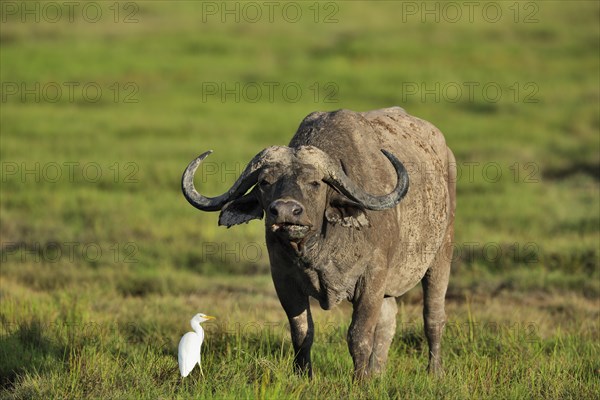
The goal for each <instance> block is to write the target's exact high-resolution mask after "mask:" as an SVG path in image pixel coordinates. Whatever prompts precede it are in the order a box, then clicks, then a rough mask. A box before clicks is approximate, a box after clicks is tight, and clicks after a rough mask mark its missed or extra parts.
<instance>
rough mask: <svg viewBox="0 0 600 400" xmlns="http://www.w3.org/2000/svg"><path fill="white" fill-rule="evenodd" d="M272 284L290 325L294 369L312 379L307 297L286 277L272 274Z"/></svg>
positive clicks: (311, 327)
mask: <svg viewBox="0 0 600 400" xmlns="http://www.w3.org/2000/svg"><path fill="white" fill-rule="evenodd" d="M272 276H273V283H274V284H275V291H276V292H277V297H279V302H280V303H281V306H282V307H283V309H284V311H285V313H286V315H287V317H288V321H289V323H290V333H291V335H292V344H293V346H294V367H295V368H296V371H297V372H299V373H300V374H305V373H306V374H308V376H309V377H312V364H311V361H310V348H311V346H312V343H313V337H314V331H315V329H314V326H313V320H312V316H311V314H310V304H309V302H308V297H307V296H305V295H304V294H302V293H301V292H300V291H299V290H298V285H297V284H294V282H292V281H291V280H290V279H289V278H287V277H280V276H277V274H276V273H272Z"/></svg>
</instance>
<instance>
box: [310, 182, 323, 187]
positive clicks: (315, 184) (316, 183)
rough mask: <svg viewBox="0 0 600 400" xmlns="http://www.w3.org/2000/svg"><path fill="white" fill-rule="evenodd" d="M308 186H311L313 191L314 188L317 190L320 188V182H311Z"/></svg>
mask: <svg viewBox="0 0 600 400" xmlns="http://www.w3.org/2000/svg"><path fill="white" fill-rule="evenodd" d="M310 186H312V187H313V188H315V189H316V188H318V187H319V186H321V182H319V181H312V182H311V183H310Z"/></svg>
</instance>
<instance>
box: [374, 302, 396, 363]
mask: <svg viewBox="0 0 600 400" xmlns="http://www.w3.org/2000/svg"><path fill="white" fill-rule="evenodd" d="M397 312H398V305H397V304H396V298H395V297H386V298H385V299H383V303H382V304H381V309H380V311H379V320H378V321H377V326H376V327H375V336H374V338H373V352H372V353H371V358H370V359H369V370H370V371H371V373H372V374H380V373H381V372H383V371H384V370H385V364H386V362H387V357H388V351H389V350H390V345H391V344H392V339H393V338H394V334H395V333H396V313H397Z"/></svg>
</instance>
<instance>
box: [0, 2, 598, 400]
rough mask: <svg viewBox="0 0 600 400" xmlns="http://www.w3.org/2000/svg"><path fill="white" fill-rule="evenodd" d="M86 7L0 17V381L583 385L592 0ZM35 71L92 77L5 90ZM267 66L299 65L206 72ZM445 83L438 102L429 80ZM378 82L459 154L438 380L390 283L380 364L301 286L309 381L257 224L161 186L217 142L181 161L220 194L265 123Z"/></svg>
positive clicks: (210, 385)
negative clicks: (363, 370)
mask: <svg viewBox="0 0 600 400" xmlns="http://www.w3.org/2000/svg"><path fill="white" fill-rule="evenodd" d="M18 4H20V3H18ZM41 4H42V6H43V4H44V3H41ZM97 4H99V5H100V6H101V7H102V11H103V13H104V14H103V15H104V16H106V18H103V19H102V20H101V21H99V22H98V23H87V22H86V21H85V20H84V19H83V18H82V17H79V16H77V17H76V22H74V23H69V22H68V21H67V20H65V19H62V20H61V21H59V22H58V23H49V22H47V21H46V22H44V21H43V20H42V21H41V22H40V23H35V21H33V20H32V19H31V17H29V18H30V19H29V20H27V22H26V23H22V22H21V20H20V16H19V15H16V16H15V15H11V14H10V13H9V12H8V11H7V10H6V9H5V10H3V13H2V16H1V17H0V18H3V20H2V25H1V27H0V51H1V58H0V67H1V68H0V77H1V81H2V84H3V86H2V96H5V97H3V99H2V102H1V103H0V117H1V118H0V132H1V136H0V158H1V160H2V163H1V164H2V177H1V181H2V191H1V193H0V222H1V224H0V237H1V242H2V260H1V261H2V266H1V270H0V272H1V280H0V323H1V331H0V359H1V360H2V362H1V363H0V377H1V378H0V387H1V389H0V390H1V396H0V397H3V398H4V397H5V398H16V399H21V398H84V397H85V398H103V399H104V398H115V399H116V398H119V399H120V398H182V399H183V398H240V397H241V398H315V397H319V398H330V397H333V398H346V397H347V398H399V397H401V398H415V397H419V398H420V397H424V398H440V397H446V398H584V399H585V398H595V397H596V395H597V393H598V392H600V383H599V382H600V380H599V379H598V378H599V376H600V363H599V362H598V361H597V360H598V354H600V345H599V342H600V341H599V333H598V332H599V331H600V329H599V328H600V322H599V318H600V314H599V307H598V306H599V301H600V273H599V265H600V260H599V249H598V243H599V242H600V227H599V221H600V190H599V189H600V187H599V176H600V173H599V169H600V139H599V137H598V130H599V127H600V118H599V117H598V104H599V102H598V100H599V95H600V89H599V86H600V85H599V78H598V69H599V61H598V52H597V49H598V43H599V39H598V37H599V21H598V17H597V16H598V11H599V7H598V4H597V3H596V2H585V1H580V2H577V5H576V6H571V5H570V4H569V5H567V4H563V3H560V2H553V1H548V2H539V3H538V2H536V3H530V2H527V3H519V5H520V7H521V9H520V11H521V14H520V17H519V18H520V20H519V21H522V18H523V16H524V15H525V14H524V13H526V12H529V11H531V9H530V8H527V9H526V8H525V7H526V5H527V4H535V5H537V11H536V13H535V17H536V19H537V20H538V22H536V23H522V22H519V21H518V22H517V23H515V21H514V18H513V17H514V15H513V14H512V13H513V9H511V8H509V6H510V4H509V3H498V4H500V5H501V7H502V11H503V13H504V14H503V15H504V16H505V17H504V18H502V19H501V20H500V21H499V22H497V23H490V22H487V21H486V20H485V19H483V18H481V17H480V16H479V14H476V15H475V19H474V21H473V22H469V21H468V19H467V18H466V17H463V18H461V19H460V21H458V22H457V23H449V22H444V21H442V22H440V23H435V22H434V21H432V20H431V19H427V21H425V23H422V22H421V17H420V16H419V15H417V16H410V15H406V13H404V14H403V8H402V7H403V3H402V2H392V1H386V2H378V3H377V5H372V4H369V5H367V4H366V2H361V1H356V2H343V3H342V2H340V3H335V4H337V6H338V8H337V11H336V13H335V17H336V18H337V19H338V22H337V23H330V24H326V23H314V22H312V19H311V18H309V17H307V18H303V19H301V21H299V22H298V23H288V22H286V21H285V20H284V19H283V18H280V17H276V18H275V19H276V20H275V22H273V23H270V22H268V21H264V20H262V21H260V22H259V23H247V22H240V23H235V21H232V20H231V19H229V20H228V21H226V23H222V22H221V19H220V18H219V17H218V16H217V17H214V18H213V17H209V16H207V21H206V22H203V21H202V16H203V14H202V5H201V4H199V3H195V2H184V1H182V2H177V3H175V4H173V3H167V2H162V1H157V2H138V3H135V4H136V5H137V6H139V9H138V10H137V11H136V13H135V16H136V17H137V18H138V19H139V22H137V23H132V24H125V23H114V22H113V20H112V16H113V14H111V13H112V12H113V10H111V9H109V8H108V7H109V6H110V5H111V4H112V3H97ZM218 4H221V3H220V2H218ZM310 4H312V3H305V4H304V5H303V6H302V7H303V10H304V15H306V16H312V14H310V13H311V12H312V11H311V9H309V8H308V7H309V6H310ZM326 4H328V3H320V6H321V7H322V8H321V14H320V18H324V17H323V15H324V14H323V13H325V12H328V11H329V9H325V5H326ZM332 4H333V3H332ZM416 4H417V5H419V4H420V3H416ZM511 4H512V3H511ZM120 5H121V6H124V3H121V4H120ZM432 7H433V6H432ZM333 10H335V9H333ZM122 11H123V12H125V11H127V10H124V9H123V10H122ZM463 11H464V12H465V13H466V10H463ZM120 17H123V14H121V15H120ZM403 18H404V19H403ZM428 18H429V17H428ZM52 82H56V83H59V85H60V86H62V88H63V90H65V88H66V86H65V85H64V83H65V82H76V83H78V84H79V86H77V87H78V88H80V87H83V86H84V85H86V84H90V83H93V84H96V85H99V87H100V88H101V89H102V96H101V97H100V98H99V99H98V101H97V102H92V101H90V98H89V97H85V96H84V95H83V94H82V92H81V91H79V90H76V91H75V92H74V97H73V99H72V100H71V99H70V98H69V97H68V96H67V95H66V92H63V95H62V96H61V97H60V98H59V99H58V100H57V101H56V102H52V101H48V96H47V95H46V94H48V93H50V92H48V93H46V94H44V89H40V91H39V93H38V95H39V96H40V101H39V102H36V101H35V94H29V95H26V97H25V100H24V101H23V100H22V99H21V97H20V95H21V94H20V93H18V94H16V95H9V93H10V90H9V89H10V88H12V86H10V85H12V84H17V86H18V87H20V86H19V85H21V84H25V85H26V87H27V88H35V87H36V86H35V85H36V84H39V85H40V88H50V86H48V85H49V84H51V83H52ZM265 82H275V83H276V84H278V86H277V87H278V88H280V87H283V86H284V85H286V84H294V85H297V86H299V87H300V88H301V89H302V96H300V97H299V98H298V100H297V101H291V100H290V98H289V97H285V95H284V94H283V93H282V92H281V91H280V90H276V91H275V92H274V97H273V99H272V101H271V99H269V98H268V96H267V95H266V93H265V92H263V95H262V96H261V97H260V98H259V99H258V101H256V102H253V101H248V96H244V95H243V92H240V100H239V101H236V99H235V98H234V97H233V96H232V95H229V96H228V97H227V96H226V97H225V98H224V99H222V97H221V96H222V94H220V93H219V94H215V95H207V94H206V92H205V89H206V85H207V84H215V83H216V84H217V86H218V87H219V88H220V85H222V84H224V85H226V88H235V85H236V83H239V85H240V86H239V87H240V88H244V87H246V88H249V87H251V86H252V85H253V84H254V83H257V84H259V86H261V87H263V88H264V87H265V86H264V85H265ZM465 82H476V83H477V84H478V85H479V86H477V88H482V87H483V86H484V85H486V84H493V85H497V87H500V88H501V91H502V97H501V98H500V99H499V100H498V101H491V100H490V98H489V97H486V96H485V95H484V94H483V92H482V91H480V90H475V92H474V97H473V98H472V99H471V98H469V97H468V96H467V95H466V91H465V90H466V89H465V88H466V86H465ZM115 83H116V84H117V85H116V86H114V85H115ZM315 84H318V85H315ZM528 84H529V86H526V85H528ZM7 85H9V86H7ZM127 85H129V86H127ZM327 85H329V86H327ZM422 85H425V86H424V87H423V86H422ZM436 85H438V86H439V89H437V87H436ZM448 85H450V86H448ZM457 86H458V87H460V88H462V90H463V95H462V96H460V98H459V99H458V101H453V97H452V96H451V94H450V92H444V89H443V88H444V87H457ZM415 87H416V88H417V92H416V93H415V94H411V93H412V92H410V91H409V89H414V88H415ZM431 88H433V92H434V93H433V94H429V95H426V94H424V93H425V91H426V89H429V90H431ZM203 89H204V91H203ZM48 90H50V89H48ZM117 90H118V92H117ZM240 90H242V89H240ZM517 91H518V93H517ZM248 93H249V92H248ZM117 94H118V97H117V100H116V101H115V96H116V95H117ZM127 96H129V97H127ZM203 96H204V97H203ZM528 96H529V97H528ZM126 99H128V100H137V102H133V103H129V102H126V101H125V100H126ZM223 100H224V101H223ZM328 100H334V102H328ZM526 100H535V102H527V101H526ZM390 105H401V106H403V107H405V108H406V109H407V111H408V112H410V113H411V114H413V115H416V116H419V117H421V118H424V119H427V120H429V121H431V122H433V123H434V124H435V125H436V126H438V127H439V128H440V129H441V130H442V131H443V132H444V133H445V135H446V137H447V140H448V143H449V144H450V146H451V147H452V149H453V150H454V152H455V154H456V156H457V159H458V162H459V167H460V168H461V172H462V174H461V176H460V179H459V181H458V200H459V201H458V212H457V223H456V236H457V238H456V239H457V240H456V241H457V248H456V250H455V257H454V261H453V273H452V276H451V284H450V287H449V290H448V296H447V309H448V310H447V311H448V315H449V322H448V327H447V331H446V335H445V337H444V343H443V349H444V353H445V358H444V364H445V367H446V377H445V378H444V379H443V380H435V379H432V378H430V377H428V376H427V375H426V373H425V366H426V358H427V357H426V356H427V348H426V343H425V342H424V336H423V330H422V321H421V291H420V288H418V287H417V288H415V289H413V290H412V291H411V292H409V293H408V294H407V295H405V296H404V297H402V298H401V299H400V300H399V304H400V312H399V315H398V322H399V324H398V329H397V334H396V338H395V340H394V342H393V344H392V348H391V350H390V360H389V363H388V369H387V372H386V374H385V375H384V376H382V377H381V378H378V379H376V380H374V381H372V382H369V383H367V384H365V385H363V386H360V385H356V384H353V383H352V381H351V379H350V377H351V371H352V363H351V359H350V356H349V354H348V351H347V347H346V343H345V331H346V329H347V326H348V324H349V319H350V305H349V304H343V305H341V306H340V307H338V308H336V309H334V310H332V311H329V312H325V311H321V310H320V309H319V308H318V305H317V304H316V303H315V304H314V307H313V312H314V314H315V319H316V327H317V334H316V340H315V345H314V348H313V358H314V368H315V378H314V379H313V380H312V381H309V380H307V379H305V378H302V377H296V376H294V375H293V373H292V367H291V362H292V350H291V344H290V340H289V337H288V331H287V329H288V328H287V324H286V323H285V317H284V313H283V311H282V310H281V307H280V306H279V303H278V300H277V298H276V296H275V292H274V289H273V287H272V283H271V281H270V277H269V272H268V271H269V266H268V261H267V257H266V248H265V245H264V240H263V233H262V232H263V227H262V224H261V223H258V222H254V223H251V224H248V225H244V226H240V227H236V228H235V229H230V230H226V229H221V228H218V227H217V224H216V215H215V214H209V213H199V212H197V211H195V210H194V209H193V208H192V207H190V206H189V205H188V204H187V203H186V202H185V200H184V199H183V197H182V196H181V194H180V191H179V180H180V176H181V172H182V170H183V168H184V167H185V165H186V164H187V162H188V161H190V160H191V159H192V158H193V157H195V156H196V155H197V154H199V153H200V152H202V151H205V150H207V149H214V150H215V153H214V154H213V155H212V156H211V158H210V159H212V162H213V164H212V166H213V167H215V168H216V169H215V170H214V174H213V173H212V172H211V171H205V176H204V177H203V178H202V179H200V180H199V181H198V182H197V183H198V186H201V187H202V190H203V191H204V192H206V193H208V194H211V195H212V194H217V193H220V192H222V191H224V190H225V189H226V188H227V187H228V185H230V184H231V183H232V181H233V179H235V175H236V173H235V171H236V170H238V171H239V168H240V167H243V163H245V162H246V161H247V160H249V159H250V158H251V157H252V156H253V155H254V154H256V153H257V152H258V151H260V150H261V149H262V148H264V147H266V146H269V145H273V144H286V143H287V142H288V141H289V138H290V137H291V135H292V134H293V132H294V131H295V129H296V128H297V125H298V124H299V122H300V120H301V119H302V118H303V117H304V116H305V115H307V114H308V113H310V112H312V111H315V110H332V109H337V108H349V109H354V110H369V109H375V108H379V107H387V106H390ZM492 163H493V165H492ZM490 165H492V168H495V169H489V168H490V167H489V166H490ZM486 168H487V169H486ZM497 170H499V171H500V172H501V174H502V175H501V176H500V177H497V176H496V175H493V174H491V173H492V172H494V171H497ZM28 171H29V172H28ZM56 171H59V172H60V174H58V175H56V174H55V172H56ZM97 172H100V176H98V173H97ZM200 311H201V312H206V313H209V314H213V315H216V316H217V318H218V319H217V321H216V322H215V323H214V324H209V325H208V326H207V340H206V342H205V347H204V348H203V360H204V361H203V369H204V373H205V375H206V378H204V379H203V378H202V377H201V376H200V374H199V371H197V370H195V371H194V372H193V373H192V374H191V376H190V377H189V378H187V379H185V380H183V381H182V380H181V379H180V377H179V374H178V371H177V359H176V353H177V351H176V349H177V343H178V340H179V338H180V337H181V335H182V334H183V333H184V332H186V331H188V330H189V326H188V322H187V321H188V319H189V318H191V316H192V315H193V314H194V313H196V312H200Z"/></svg>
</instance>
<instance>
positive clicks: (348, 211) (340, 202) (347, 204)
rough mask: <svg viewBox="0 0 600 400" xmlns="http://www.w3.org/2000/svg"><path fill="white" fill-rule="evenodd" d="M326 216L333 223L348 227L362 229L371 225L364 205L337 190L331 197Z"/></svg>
mask: <svg viewBox="0 0 600 400" xmlns="http://www.w3.org/2000/svg"><path fill="white" fill-rule="evenodd" d="M325 218H327V221H329V222H330V223H331V224H340V225H341V226H343V227H346V228H355V229H358V230H360V228H365V227H370V226H371V222H370V221H369V218H368V217H367V213H366V211H365V209H364V207H363V206H361V205H360V204H358V203H357V202H355V201H352V200H350V199H348V198H347V197H345V196H343V195H341V194H339V193H337V192H336V193H334V194H333V195H332V196H331V198H330V199H329V204H328V205H327V208H326V209H325Z"/></svg>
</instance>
